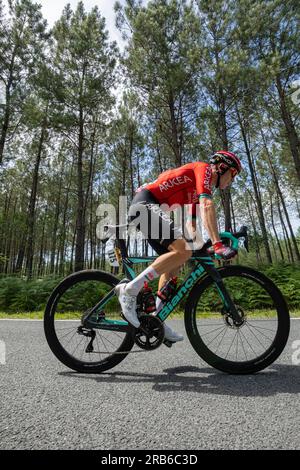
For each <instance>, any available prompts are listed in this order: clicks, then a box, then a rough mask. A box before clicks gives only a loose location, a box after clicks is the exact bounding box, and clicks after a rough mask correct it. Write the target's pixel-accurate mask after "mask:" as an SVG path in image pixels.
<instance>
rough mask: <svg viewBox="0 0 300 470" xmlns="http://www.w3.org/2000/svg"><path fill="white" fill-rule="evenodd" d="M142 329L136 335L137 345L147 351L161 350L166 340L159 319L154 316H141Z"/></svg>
mask: <svg viewBox="0 0 300 470" xmlns="http://www.w3.org/2000/svg"><path fill="white" fill-rule="evenodd" d="M139 320H140V323H141V324H140V327H139V328H138V329H137V330H136V333H135V335H134V342H135V344H136V345H137V346H138V347H139V348H141V349H145V350H146V351H152V350H154V349H157V348H159V346H160V345H161V344H162V343H163V341H164V339H165V329H164V325H163V323H162V322H161V321H160V319H159V318H157V317H154V316H152V315H140V316H139Z"/></svg>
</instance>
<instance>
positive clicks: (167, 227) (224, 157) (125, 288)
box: [115, 150, 242, 343]
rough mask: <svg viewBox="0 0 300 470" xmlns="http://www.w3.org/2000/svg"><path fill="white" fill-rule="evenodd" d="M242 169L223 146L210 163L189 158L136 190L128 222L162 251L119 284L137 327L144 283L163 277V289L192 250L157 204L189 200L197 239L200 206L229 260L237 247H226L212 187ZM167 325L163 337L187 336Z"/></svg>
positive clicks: (159, 303)
mask: <svg viewBox="0 0 300 470" xmlns="http://www.w3.org/2000/svg"><path fill="white" fill-rule="evenodd" d="M241 169H242V166H241V162H240V160H239V158H238V157H237V156H236V155H235V154H234V153H232V152H227V151H223V150H221V151H218V152H216V153H215V154H214V155H213V156H212V157H211V159H210V162H209V163H204V162H195V163H188V164H186V165H183V166H181V167H179V168H175V169H172V170H168V171H165V172H164V173H161V174H160V175H159V176H158V178H157V179H156V180H155V181H154V182H152V183H148V184H146V185H144V186H142V187H140V188H139V189H138V190H137V192H136V195H135V197H134V199H133V201H132V203H131V206H130V209H129V221H130V222H133V224H135V225H136V226H138V227H139V229H140V230H141V231H142V232H143V233H144V234H145V235H146V236H147V237H148V241H149V244H150V245H151V246H152V247H153V249H154V250H155V251H156V252H157V254H158V255H159V256H158V258H157V259H156V260H155V261H154V262H153V263H152V264H151V265H150V266H149V267H148V268H147V269H145V270H144V271H143V272H142V273H141V274H140V275H138V276H137V277H136V278H135V279H133V280H132V281H130V282H129V283H127V284H120V285H118V286H117V287H116V288H115V290H116V294H117V296H118V299H119V302H120V305H121V308H122V312H123V315H124V317H125V318H126V319H127V321H128V322H129V323H131V324H132V325H133V326H134V327H136V328H138V327H139V326H140V322H139V319H138V317H137V313H136V300H137V295H138V293H139V291H140V290H141V289H142V287H143V286H144V282H145V281H147V282H149V281H152V280H153V279H155V278H158V277H160V280H159V285H158V289H159V290H160V289H161V288H162V287H163V286H164V284H165V283H166V282H167V281H168V280H169V279H170V278H171V277H172V276H175V274H176V273H177V271H178V269H179V268H180V267H181V266H182V265H183V264H184V263H185V262H186V261H187V260H188V259H189V258H190V257H191V255H192V250H191V248H190V246H189V244H188V243H187V241H186V240H185V239H184V238H183V235H182V232H181V231H180V230H179V229H178V228H176V227H175V225H174V222H173V221H172V220H171V219H170V218H169V217H168V215H167V213H166V211H163V210H160V208H159V206H160V205H162V204H167V206H168V207H171V206H172V205H174V204H179V205H180V206H184V205H189V208H190V211H189V216H188V220H187V224H186V228H187V230H188V233H189V234H190V236H191V239H192V241H194V242H196V243H197V242H198V241H199V239H201V236H200V234H199V232H198V230H197V227H196V220H195V219H196V213H197V211H199V210H200V217H201V220H202V222H203V224H204V227H205V228H206V230H207V232H208V234H209V236H210V238H211V241H212V244H213V250H214V252H215V253H216V254H218V255H220V256H221V257H222V258H223V259H225V260H228V259H230V258H232V257H234V256H235V254H236V252H235V251H234V250H232V249H231V248H230V247H228V246H224V245H223V243H222V242H221V240H220V238H219V232H218V226H217V219H216V213H215V206H214V203H213V200H212V188H213V187H216V188H220V189H225V188H227V187H228V186H229V185H230V184H231V183H232V181H233V179H234V178H235V176H236V175H237V174H238V173H240V171H241ZM141 213H146V215H147V223H146V226H145V223H141V221H140V219H139V217H138V216H139V215H140V214H141ZM153 227H154V229H156V230H158V233H159V235H160V236H159V237H158V239H154V238H153V237H152V238H151V236H149V233H150V234H151V230H152V229H153ZM166 233H167V234H169V235H168V236H167V238H166V237H164V236H163V235H162V234H166ZM194 247H195V246H194ZM156 307H157V310H156V312H158V311H159V310H160V308H161V307H162V301H161V300H160V299H159V298H157V303H156ZM164 327H165V338H166V339H167V340H168V341H170V342H173V343H175V342H177V341H182V340H183V336H182V335H179V334H178V333H176V332H175V331H173V330H172V329H171V328H170V327H169V326H168V325H166V324H165V325H164Z"/></svg>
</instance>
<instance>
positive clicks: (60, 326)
mask: <svg viewBox="0 0 300 470" xmlns="http://www.w3.org/2000/svg"><path fill="white" fill-rule="evenodd" d="M113 287H114V286H113V285H111V284H109V283H107V282H103V281H99V280H94V279H92V280H91V279H86V280H82V279H79V280H78V281H76V280H75V281H74V282H73V284H72V286H69V287H66V288H65V289H63V290H62V291H60V293H59V294H58V295H57V296H56V298H55V299H54V301H53V303H52V305H51V310H50V319H51V325H52V329H53V333H54V336H55V340H56V343H57V346H58V347H59V349H60V351H61V352H62V353H63V354H64V355H65V356H67V357H69V358H70V360H72V361H76V362H77V363H78V364H82V365H85V367H89V366H91V367H95V366H97V365H100V364H103V363H104V362H106V361H107V360H108V359H110V358H111V357H112V356H118V355H120V354H124V353H125V352H126V351H125V348H126V344H127V339H128V334H126V332H119V331H117V332H116V331H107V330H100V329H96V328H95V329H92V328H90V329H89V328H84V329H83V330H85V332H86V333H91V334H84V333H83V332H82V318H84V315H85V314H86V312H87V311H88V310H89V309H90V308H92V307H94V306H95V305H96V304H97V303H98V302H99V301H100V300H101V299H102V298H103V297H104V296H105V295H106V294H107V293H108V292H109V291H110V290H111V289H112V288H113ZM103 313H105V317H106V319H108V320H121V318H120V309H119V304H118V300H117V298H116V297H112V298H111V299H110V301H109V303H108V304H106V305H105V307H104V308H103V309H102V311H101V314H102V315H103ZM80 330H81V331H80ZM92 339H93V341H92V348H91V347H89V346H91V340H92Z"/></svg>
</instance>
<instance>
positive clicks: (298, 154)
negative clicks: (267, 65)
mask: <svg viewBox="0 0 300 470" xmlns="http://www.w3.org/2000/svg"><path fill="white" fill-rule="evenodd" d="M276 88H277V91H278V95H279V103H280V112H281V117H282V120H283V123H284V126H285V129H286V134H287V139H288V143H289V146H290V150H291V154H292V157H293V160H294V165H295V168H296V172H297V175H298V179H299V181H300V139H299V136H298V134H297V131H296V128H295V125H294V123H293V119H292V117H291V113H290V111H289V109H288V106H287V103H286V96H285V91H284V89H283V87H282V83H281V79H280V77H279V76H278V75H277V77H276Z"/></svg>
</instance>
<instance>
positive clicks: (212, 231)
mask: <svg viewBox="0 0 300 470" xmlns="http://www.w3.org/2000/svg"><path fill="white" fill-rule="evenodd" d="M199 206H200V215H201V219H202V222H203V225H204V227H205V228H206V230H207V232H208V234H209V236H210V239H211V241H212V244H214V243H216V242H218V241H220V235H219V230H218V224H217V217H216V210H215V205H214V202H213V200H212V199H211V197H210V196H209V195H205V194H202V195H201V196H200V201H199Z"/></svg>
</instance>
